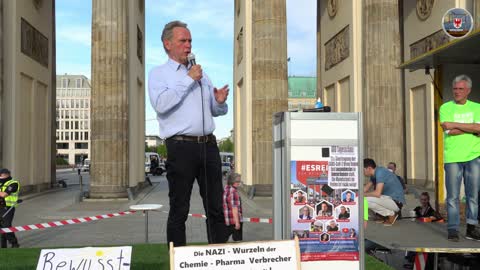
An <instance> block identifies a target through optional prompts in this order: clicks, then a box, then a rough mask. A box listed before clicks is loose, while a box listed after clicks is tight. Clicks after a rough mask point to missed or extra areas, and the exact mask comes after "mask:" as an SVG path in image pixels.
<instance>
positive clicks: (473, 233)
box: [465, 224, 480, 241]
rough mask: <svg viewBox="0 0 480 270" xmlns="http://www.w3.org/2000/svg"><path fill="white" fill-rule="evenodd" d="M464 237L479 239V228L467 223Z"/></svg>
mask: <svg viewBox="0 0 480 270" xmlns="http://www.w3.org/2000/svg"><path fill="white" fill-rule="evenodd" d="M465 238H467V239H469V240H474V241H480V229H479V228H477V226H476V225H473V224H467V233H466V234H465Z"/></svg>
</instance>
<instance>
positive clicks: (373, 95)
mask: <svg viewBox="0 0 480 270" xmlns="http://www.w3.org/2000/svg"><path fill="white" fill-rule="evenodd" d="M363 3H364V6H363V12H364V18H363V20H364V23H363V25H364V26H363V29H364V30H363V34H364V38H363V53H364V69H363V70H364V72H365V73H364V91H363V93H364V99H363V100H364V102H363V112H364V128H363V130H364V135H365V141H364V142H365V150H366V151H365V157H371V158H373V159H374V160H375V161H376V162H377V164H379V165H382V166H386V165H387V163H388V162H389V161H394V162H396V163H397V167H398V168H399V169H400V172H399V173H401V172H402V171H403V168H404V166H405V122H404V117H403V115H404V109H403V102H404V94H403V89H402V87H401V72H400V70H399V69H397V68H396V67H397V66H398V65H399V64H400V62H401V52H400V49H401V44H400V42H401V40H400V30H399V29H400V25H399V24H400V21H399V9H398V0H365V1H364V2H363Z"/></svg>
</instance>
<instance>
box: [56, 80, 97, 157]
mask: <svg viewBox="0 0 480 270" xmlns="http://www.w3.org/2000/svg"><path fill="white" fill-rule="evenodd" d="M90 100H91V85H90V82H89V80H88V79H87V77H85V76H83V75H67V74H65V75H57V101H56V125H55V127H56V129H57V131H56V147H57V148H56V149H57V155H56V156H57V157H60V158H63V159H65V160H67V161H68V163H69V164H70V165H74V164H83V161H84V160H85V159H86V158H90Z"/></svg>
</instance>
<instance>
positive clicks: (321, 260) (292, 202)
mask: <svg viewBox="0 0 480 270" xmlns="http://www.w3.org/2000/svg"><path fill="white" fill-rule="evenodd" d="M276 117H279V118H277V119H276V120H277V121H276V122H274V141H275V149H274V164H275V165H274V166H275V169H274V171H275V173H274V176H275V177H276V178H275V183H276V185H277V186H275V187H274V193H275V195H274V197H275V198H276V199H275V202H274V204H275V207H274V208H275V209H274V212H275V214H276V215H275V216H274V224H275V222H285V223H286V225H285V226H284V228H281V229H282V232H281V235H282V238H284V239H291V238H293V237H295V236H297V237H298V238H299V244H300V252H301V255H300V256H301V261H302V269H315V268H316V267H319V266H328V267H340V268H339V269H344V268H345V269H347V268H348V269H363V265H364V264H363V261H364V259H363V256H364V254H363V253H362V249H363V248H361V247H363V241H362V235H363V226H361V224H363V220H362V218H361V217H362V216H363V200H359V198H362V196H363V194H361V192H362V190H360V189H359V187H361V186H362V185H363V184H362V183H361V182H362V177H361V173H362V171H361V167H360V166H359V165H360V164H359V162H360V160H361V158H360V157H361V155H362V136H361V126H362V124H361V121H360V119H361V114H360V113H296V112H287V113H283V115H282V116H279V115H278V114H277V115H276ZM275 129H276V130H275ZM277 179H278V180H277ZM278 183H281V184H280V185H281V187H279V186H278ZM279 193H280V194H282V195H281V196H279ZM278 198H282V199H281V201H280V200H279V199H278ZM282 204H283V205H284V208H283V213H282V214H279V211H278V209H277V207H280V205H282ZM279 217H280V218H279ZM275 229H278V228H275ZM274 234H275V235H276V236H278V235H279V232H277V231H275V232H274Z"/></svg>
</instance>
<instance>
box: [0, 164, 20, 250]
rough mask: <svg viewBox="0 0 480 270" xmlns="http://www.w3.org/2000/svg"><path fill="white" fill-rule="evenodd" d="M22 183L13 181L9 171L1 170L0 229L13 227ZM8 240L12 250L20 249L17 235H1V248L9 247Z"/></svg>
mask: <svg viewBox="0 0 480 270" xmlns="http://www.w3.org/2000/svg"><path fill="white" fill-rule="evenodd" d="M19 191H20V183H19V182H18V181H17V180H14V179H12V176H11V175H10V171H9V170H8V169H0V225H1V226H0V227H3V228H9V227H11V226H12V221H13V216H14V215H15V206H16V205H17V201H18V192H19ZM7 240H8V242H10V244H11V245H12V248H18V247H20V246H19V244H18V240H17V237H15V233H13V232H11V233H5V234H3V233H2V234H1V247H2V248H6V247H7Z"/></svg>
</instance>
